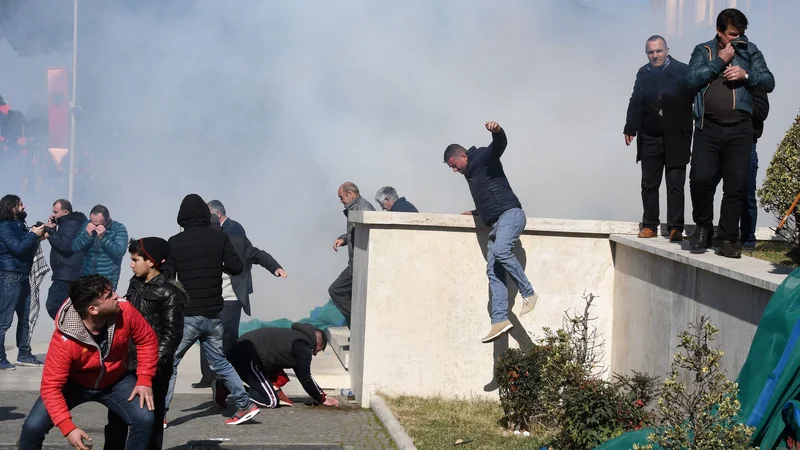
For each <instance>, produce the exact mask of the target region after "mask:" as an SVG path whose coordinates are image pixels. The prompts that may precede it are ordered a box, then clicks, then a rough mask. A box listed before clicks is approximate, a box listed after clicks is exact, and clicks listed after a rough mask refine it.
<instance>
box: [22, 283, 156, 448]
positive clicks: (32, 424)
mask: <svg viewBox="0 0 800 450" xmlns="http://www.w3.org/2000/svg"><path fill="white" fill-rule="evenodd" d="M55 325H56V329H55V330H54V331H53V337H52V338H51V340H50V346H49V347H48V350H47V358H46V360H45V364H44V370H43V373H42V385H41V396H40V397H39V399H38V400H36V403H34V405H33V408H32V409H31V412H30V414H28V417H27V418H26V419H25V423H24V424H23V425H22V433H21V434H20V438H19V448H20V449H22V450H27V449H41V448H42V443H43V442H44V438H45V435H46V434H47V433H48V432H49V431H50V429H51V428H53V425H55V426H57V427H58V428H59V430H60V431H61V433H62V434H63V435H64V436H65V437H66V438H67V441H68V442H69V443H70V445H72V447H74V448H76V449H79V450H88V449H89V446H91V445H92V444H91V438H90V437H89V435H88V434H86V432H84V431H83V430H81V429H80V428H78V426H77V425H75V423H74V422H73V421H72V416H71V414H70V410H71V409H72V408H74V407H76V406H78V405H80V404H82V403H85V402H89V401H95V402H99V403H102V404H103V405H105V406H106V407H107V408H108V409H110V410H112V411H114V412H115V413H116V414H118V415H119V416H120V417H123V418H125V422H126V423H127V424H128V425H129V426H130V433H129V435H128V441H127V443H126V444H125V449H126V450H138V449H146V448H147V446H148V443H149V441H150V434H151V433H152V428H153V390H152V388H151V385H152V379H153V376H154V375H155V373H156V362H157V360H158V341H157V339H156V335H155V333H154V332H153V329H152V328H151V327H150V324H148V323H147V321H146V320H145V319H144V317H142V315H141V313H139V311H137V310H136V308H134V307H133V306H132V305H131V304H130V303H128V302H126V301H120V300H119V299H118V297H117V294H116V293H114V290H113V289H112V288H111V282H110V281H109V280H108V278H105V277H103V276H101V275H87V276H83V277H81V278H78V279H77V280H75V281H73V282H72V283H71V284H70V287H69V299H68V300H67V301H66V302H64V304H63V305H61V308H59V310H58V313H57V315H56V323H55ZM130 340H132V341H133V342H134V343H135V344H136V356H137V360H138V366H137V368H136V375H135V376H134V375H133V374H129V373H128V372H127V367H126V362H127V359H128V358H127V355H128V342H129V341H130ZM137 396H138V397H139V401H132V400H134V399H135V397H137ZM145 404H146V406H145ZM87 443H88V444H89V445H88V446H87V445H86V444H87Z"/></svg>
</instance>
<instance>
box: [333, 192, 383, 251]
mask: <svg viewBox="0 0 800 450" xmlns="http://www.w3.org/2000/svg"><path fill="white" fill-rule="evenodd" d="M348 211H375V208H373V207H372V203H370V202H369V201H368V200H367V199H365V198H364V197H361V196H358V197H356V199H355V200H353V201H352V202H350V204H349V205H347V206H345V208H344V211H342V212H343V213H344V216H345V217H347V212H348ZM355 234H356V224H354V223H352V222H349V221H348V222H347V232H345V233H344V234H343V235H341V236H339V239H341V240H343V241H344V245H346V246H347V256H348V260H347V264H348V265H353V242H354V240H355Z"/></svg>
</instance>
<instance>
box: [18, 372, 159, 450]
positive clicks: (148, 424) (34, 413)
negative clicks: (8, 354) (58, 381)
mask: <svg viewBox="0 0 800 450" xmlns="http://www.w3.org/2000/svg"><path fill="white" fill-rule="evenodd" d="M135 386H136V376H135V375H126V376H124V377H123V378H122V379H121V380H120V381H118V382H116V383H114V384H113V385H111V386H110V387H108V388H106V389H87V388H85V387H83V386H78V385H77V384H75V383H72V382H70V381H67V383H66V384H65V385H64V389H63V390H62V393H63V394H64V400H66V402H67V408H69V409H70V410H72V409H73V408H75V407H76V406H78V405H80V404H83V403H86V402H99V403H102V404H103V405H105V406H106V407H107V408H108V409H109V410H111V411H114V412H115V413H116V414H118V415H119V416H120V417H122V418H123V422H124V423H125V424H127V425H130V433H128V435H127V440H123V441H121V445H119V444H117V445H118V446H116V447H110V446H108V444H106V448H108V449H111V448H114V449H125V450H139V449H141V450H144V449H147V448H148V447H147V445H148V442H149V441H150V435H151V433H152V430H153V412H152V411H150V410H148V409H147V406H145V407H144V408H140V407H139V397H136V398H134V399H133V400H132V401H130V402H129V401H128V397H130V395H131V392H133V388H134V387H135ZM162 397H163V396H162ZM78 420H79V419H78ZM92 425H93V424H90V423H86V424H84V427H90V426H92ZM159 425H160V426H161V427H162V428H163V425H161V423H159ZM52 428H53V421H52V420H50V414H48V413H47V409H45V407H44V403H43V402H42V398H41V397H39V399H38V400H36V403H34V404H33V408H32V409H31V412H30V414H28V417H27V418H26V419H25V423H23V424H22V432H21V434H20V437H19V448H20V450H30V449H37V450H38V449H41V448H42V443H43V442H44V438H45V436H46V435H47V433H48V432H49V431H50V430H51V429H52ZM83 429H84V431H85V430H86V428H83Z"/></svg>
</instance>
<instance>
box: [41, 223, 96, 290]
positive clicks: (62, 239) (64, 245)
mask: <svg viewBox="0 0 800 450" xmlns="http://www.w3.org/2000/svg"><path fill="white" fill-rule="evenodd" d="M86 220H87V219H86V216H85V215H84V214H83V213H82V212H71V213H69V214H67V215H66V216H63V217H60V218H59V219H58V231H56V233H55V234H53V235H51V236H50V237H49V238H47V241H48V242H50V268H51V269H52V270H53V278H52V279H53V280H60V281H70V282H71V281H74V280H77V279H78V278H80V276H81V270H82V269H83V258H84V257H85V256H86V252H85V251H81V252H77V253H75V252H73V251H72V241H74V240H75V237H76V236H77V235H78V232H79V231H81V229H82V228H84V227H85V226H84V225H83V224H84V223H86Z"/></svg>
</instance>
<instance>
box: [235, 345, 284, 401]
mask: <svg viewBox="0 0 800 450" xmlns="http://www.w3.org/2000/svg"><path fill="white" fill-rule="evenodd" d="M225 356H226V358H227V359H228V361H229V362H230V363H231V365H232V366H233V368H234V370H236V373H238V374H239V377H240V378H241V379H242V381H243V382H245V383H247V385H248V386H249V387H250V390H249V392H248V393H249V394H250V399H252V400H253V401H254V402H256V403H257V404H258V405H259V406H260V407H262V408H277V407H278V393H277V392H276V391H275V387H274V386H273V384H272V383H273V382H274V380H275V374H270V373H269V372H267V371H266V370H264V369H263V368H262V367H261V362H260V361H261V360H260V359H259V357H258V352H256V349H255V347H254V346H253V343H252V342H250V341H241V342H237V343H235V344H234V345H233V347H231V349H230V351H229V352H228V353H227V354H226V355H225Z"/></svg>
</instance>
